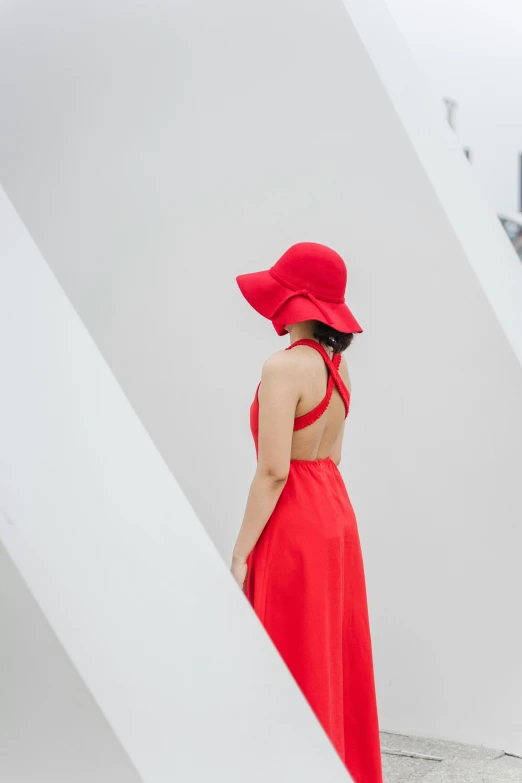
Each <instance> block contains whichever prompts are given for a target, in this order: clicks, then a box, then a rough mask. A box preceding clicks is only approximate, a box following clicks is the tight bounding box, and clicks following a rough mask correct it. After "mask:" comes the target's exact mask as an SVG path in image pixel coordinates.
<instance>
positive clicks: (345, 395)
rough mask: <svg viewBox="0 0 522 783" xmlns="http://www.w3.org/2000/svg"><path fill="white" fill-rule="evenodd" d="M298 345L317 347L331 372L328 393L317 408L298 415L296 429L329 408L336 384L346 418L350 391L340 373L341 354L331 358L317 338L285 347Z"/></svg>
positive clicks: (304, 425) (295, 422)
mask: <svg viewBox="0 0 522 783" xmlns="http://www.w3.org/2000/svg"><path fill="white" fill-rule="evenodd" d="M296 345H309V346H310V347H311V348H315V350H316V351H318V352H319V353H320V354H321V356H322V357H323V359H324V361H325V364H326V366H327V367H328V370H329V374H328V386H327V387H326V394H325V396H324V397H323V399H322V400H321V402H320V403H319V404H318V405H316V406H315V408H312V410H311V411H308V413H304V414H303V415H302V416H296V418H295V419H294V430H302V429H303V428H304V427H308V425H310V424H313V423H314V421H317V419H319V418H320V417H321V416H322V415H323V413H324V412H325V410H326V409H327V407H328V405H329V403H330V399H331V397H332V393H333V389H334V385H335V386H337V390H338V391H339V394H340V395H341V397H342V400H343V402H344V407H345V414H344V417H345V418H346V417H347V416H348V410H349V408H350V392H349V391H348V389H347V388H346V384H345V383H344V381H343V379H342V378H341V376H340V375H339V365H340V364H341V358H342V357H341V354H340V353H336V354H334V358H333V360H332V359H330V357H329V356H328V353H327V352H326V350H325V348H324V347H323V346H322V345H321V343H318V342H317V341H316V340H308V339H302V340H296V341H295V343H292V344H291V345H289V346H288V348H285V350H286V351H288V350H290V348H295V346H296Z"/></svg>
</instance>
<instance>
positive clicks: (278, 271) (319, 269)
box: [236, 242, 362, 335]
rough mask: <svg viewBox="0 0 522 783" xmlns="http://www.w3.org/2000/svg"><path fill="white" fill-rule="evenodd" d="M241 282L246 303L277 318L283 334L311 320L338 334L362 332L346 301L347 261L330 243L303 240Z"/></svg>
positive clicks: (240, 277)
mask: <svg viewBox="0 0 522 783" xmlns="http://www.w3.org/2000/svg"><path fill="white" fill-rule="evenodd" d="M236 280H237V284H238V285H239V288H240V289H241V293H242V294H243V296H244V297H245V299H246V300H247V302H248V303H249V304H251V305H252V307H253V308H254V310H257V312H258V313H260V315H263V316H264V317H265V318H268V319H269V320H270V321H272V324H273V326H274V329H275V330H276V332H277V333H278V334H280V335H283V334H287V330H286V329H285V328H284V326H285V324H295V323H299V322H300V321H308V320H312V319H313V320H317V321H322V322H323V323H325V324H328V326H331V327H333V328H334V329H337V331H339V332H345V333H352V332H362V328H361V327H360V326H359V324H358V323H357V321H356V320H355V318H354V316H353V315H352V313H351V311H350V310H349V309H348V307H347V305H346V304H345V301H344V295H345V291H346V280H347V271H346V264H345V263H344V261H343V259H342V258H341V256H340V255H339V254H338V253H336V252H335V250H332V248H330V247H327V246H326V245H320V244H318V243H317V242H298V243H297V244H296V245H292V247H290V248H288V250H287V251H286V252H285V253H283V255H282V256H281V258H280V259H279V260H278V261H276V263H275V264H274V265H273V266H272V267H270V269H266V270H263V271H262V272H250V273H248V274H244V275H238V276H237V277H236Z"/></svg>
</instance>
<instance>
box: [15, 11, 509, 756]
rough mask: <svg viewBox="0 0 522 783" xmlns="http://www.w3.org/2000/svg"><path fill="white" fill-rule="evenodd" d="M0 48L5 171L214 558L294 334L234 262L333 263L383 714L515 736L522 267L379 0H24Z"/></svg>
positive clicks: (351, 479)
mask: <svg viewBox="0 0 522 783" xmlns="http://www.w3.org/2000/svg"><path fill="white" fill-rule="evenodd" d="M347 9H348V12H347ZM0 36H1V38H0V41H1V46H0V91H1V96H2V105H3V107H4V115H5V118H4V121H3V123H2V124H1V126H0V179H2V178H3V181H4V183H5V186H6V189H7V190H8V192H9V195H10V197H11V198H12V200H13V202H14V203H15V205H16V206H17V208H18V210H19V212H20V214H21V215H22V217H23V219H24V221H25V223H26V224H27V226H28V228H29V229H30V230H31V233H32V235H33V236H34V238H35V240H36V242H37V244H38V246H39V247H40V248H41V250H42V252H43V254H44V256H45V258H46V259H47V261H48V263H49V264H50V265H51V267H52V269H53V270H54V272H55V273H56V275H57V277H58V278H59V280H60V282H61V283H62V285H63V286H64V288H65V290H66V291H67V293H68V295H69V296H70V298H71V300H72V302H73V304H74V305H75V306H76V308H77V310H78V312H79V313H80V315H81V317H82V318H83V320H84V322H85V323H86V325H87V326H88V329H89V331H90V333H91V334H92V336H93V337H94V339H95V341H96V342H97V344H98V345H99V346H100V349H101V350H102V351H103V354H104V356H105V357H106V359H107V361H108V362H109V364H110V366H111V368H112V370H113V371H114V373H115V374H116V376H117V377H118V379H119V381H120V383H121V384H122V387H123V388H124V389H125V392H126V394H127V395H128V397H129V399H130V400H131V401H132V404H133V406H134V408H135V409H136V411H137V412H138V413H139V415H140V417H141V419H142V420H143V422H144V424H145V425H146V427H147V430H148V432H149V433H150V434H151V437H152V438H153V440H154V442H155V443H156V444H157V445H158V447H159V448H160V450H161V452H162V454H163V455H164V456H165V458H166V460H167V461H168V464H169V465H170V467H171V468H172V470H173V472H174V474H175V476H176V478H177V479H178V480H179V482H180V484H181V486H182V487H183V489H184V490H185V492H186V494H187V496H188V497H189V499H190V500H191V502H192V504H193V506H194V508H195V510H196V512H197V513H198V516H199V518H200V519H201V520H202V521H203V524H204V525H205V527H206V529H207V530H208V531H209V533H210V535H211V537H212V539H213V541H214V542H215V543H216V546H217V547H218V548H219V551H220V552H221V553H222V555H223V557H224V558H225V559H226V560H228V559H229V556H230V552H231V549H232V545H233V541H234V539H235V536H236V534H237V530H238V527H239V523H240V519H241V514H242V512H243V509H244V500H245V498H246V492H247V489H248V484H249V481H250V480H251V478H252V473H253V469H254V452H253V445H252V442H251V439H250V434H249V432H248V406H249V404H250V402H251V399H252V396H253V393H254V390H255V387H256V384H257V381H258V379H259V371H260V367H261V363H262V361H263V360H264V358H265V357H266V355H267V353H269V352H270V351H271V350H272V349H276V348H277V347H282V346H283V345H286V343H285V342H283V341H281V340H279V339H278V338H276V336H275V333H274V332H273V330H272V327H271V326H270V324H267V323H265V322H263V321H262V320H261V319H260V318H259V317H258V316H257V315H256V314H255V313H253V312H252V311H251V310H250V309H249V308H248V306H246V305H245V303H244V301H242V299H241V297H240V295H239V294H238V291H237V286H236V284H235V279H234V278H235V275H236V274H237V273H239V272H242V271H249V270H253V269H260V268H263V267H265V266H268V265H269V264H271V263H272V262H273V260H274V259H275V258H277V256H278V255H279V254H280V252H281V251H282V250H284V249H285V248H286V246H287V245H289V244H290V243H291V242H294V241H299V240H302V239H310V240H315V241H320V242H326V243H327V244H331V245H333V246H334V247H335V248H336V249H338V250H339V251H340V252H341V253H342V254H343V255H344V256H345V257H346V259H347V261H348V266H349V287H348V298H349V301H350V304H351V305H352V306H353V309H354V312H355V313H356V314H357V316H358V318H360V320H361V323H362V325H363V327H364V328H365V332H364V334H363V335H361V336H360V338H358V339H357V340H356V341H355V342H354V345H353V347H350V350H349V354H348V357H349V361H350V365H351V371H352V380H353V390H354V393H353V405H352V411H351V415H350V419H349V423H348V427H347V436H346V449H345V455H344V457H343V462H342V463H341V464H342V469H343V472H344V475H345V478H346V481H347V485H348V489H349V492H350V494H351V497H352V499H353V501H354V506H355V509H356V512H357V515H358V519H359V524H360V529H361V536H362V542H363V549H364V555H365V563H366V573H367V578H368V590H369V599H370V617H371V622H372V630H373V638H374V650H375V661H376V674H377V690H378V699H379V706H380V713H381V723H382V726H383V728H387V729H391V730H395V731H399V732H412V733H418V734H424V735H428V736H430V735H431V736H439V737H445V738H448V739H455V740H461V741H464V742H466V741H467V742H474V743H484V744H486V745H488V746H492V747H505V748H506V749H508V750H512V751H514V752H519V753H520V752H522V747H521V746H520V738H521V737H522V724H521V720H522V718H521V715H520V710H519V708H518V704H519V703H520V702H521V701H522V691H521V687H522V684H521V683H522V679H521V677H520V660H519V659H520V655H519V650H520V648H521V646H522V629H521V627H520V624H517V623H515V622H513V617H515V616H517V614H518V612H519V607H518V596H519V595H520V593H521V590H522V584H521V579H522V575H521V570H520V567H519V560H520V558H519V552H520V550H521V548H522V532H521V527H520V524H519V520H520V519H521V518H522V495H521V493H520V491H519V484H520V475H522V450H521V449H520V443H521V441H522V406H521V405H520V399H522V369H521V365H520V360H519V359H520V319H519V316H520V308H519V301H520V286H521V283H520V279H521V270H520V267H519V265H518V262H517V260H516V258H515V256H514V254H513V251H512V248H511V247H510V244H509V241H508V240H507V238H506V237H505V235H504V233H503V231H502V229H501V227H500V226H499V225H498V223H497V221H496V219H495V216H494V215H493V213H492V211H491V209H489V208H488V206H487V204H486V203H485V202H484V200H483V199H482V198H481V196H480V193H479V192H478V190H477V188H476V187H475V183H474V180H473V170H472V168H471V167H469V165H468V164H467V162H466V161H465V159H464V156H463V155H462V152H461V151H460V150H459V149H458V146H457V142H456V140H455V139H454V138H453V137H452V135H451V133H450V132H449V130H448V129H447V128H446V127H445V125H444V110H443V107H442V106H440V105H439V103H438V102H436V101H435V100H432V98H431V97H430V95H429V92H428V90H427V86H426V85H425V84H424V83H423V82H422V80H420V79H419V77H418V74H417V73H416V69H415V63H414V62H412V60H411V57H410V56H409V54H408V52H407V49H406V48H405V45H404V42H403V41H402V39H401V38H400V37H399V36H398V34H397V31H396V30H395V28H394V27H393V25H391V23H390V20H389V15H388V12H387V9H386V7H385V5H384V4H383V3H382V2H381V1H380V0H350V2H348V0H347V4H346V5H345V4H343V3H342V2H341V0H321V2H319V0H277V2H276V0H266V2H264V3H257V4H253V3H245V2H244V0H223V1H222V2H220V3H215V2H211V0H199V2H191V3H187V2H184V0H169V1H168V2H166V1H165V2H163V0H158V1H157V2H150V1H149V0H138V1H137V2H135V3H133V4H132V9H129V4H128V3H124V2H122V1H121V0H109V1H108V2H107V0H104V1H103V2H102V0H93V2H90V3H85V4H79V3H78V4H77V3H75V4H71V3H68V2H66V0H45V2H39V0H38V1H37V0H24V1H23V2H19V3H16V4H11V6H10V7H9V10H8V11H7V10H6V9H3V11H2V25H1V26H0ZM13 73H16V79H13V78H12V74H13Z"/></svg>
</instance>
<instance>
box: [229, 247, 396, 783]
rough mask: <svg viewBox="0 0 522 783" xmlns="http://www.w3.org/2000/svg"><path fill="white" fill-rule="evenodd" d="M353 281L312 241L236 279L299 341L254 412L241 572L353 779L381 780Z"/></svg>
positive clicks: (268, 373)
mask: <svg viewBox="0 0 522 783" xmlns="http://www.w3.org/2000/svg"><path fill="white" fill-rule="evenodd" d="M346 279H347V273H346V266H345V263H344V261H343V259H342V258H341V257H340V256H339V255H338V254H337V253H336V252H335V251H334V250H332V249H331V248H329V247H326V246H325V245H319V244H316V243H312V242H302V243H299V244H297V245H293V246H292V247H291V248H289V250H287V251H286V253H284V255H283V256H282V257H281V258H280V259H279V261H277V263H276V264H274V266H272V267H271V268H270V269H268V270H265V271H262V272H252V273H249V274H243V275H239V276H238V277H237V282H238V284H239V287H240V289H241V292H242V293H243V295H244V296H245V298H246V299H247V301H248V302H249V303H250V304H251V305H252V306H253V307H254V308H255V309H256V310H257V311H258V312H259V313H260V314H261V315H263V316H265V317H266V318H268V319H270V320H271V321H272V323H273V325H274V328H275V329H276V331H277V332H278V334H280V335H283V334H287V333H288V334H289V335H290V345H289V346H288V347H287V348H285V349H284V350H282V351H277V352H276V353H274V354H273V355H271V356H270V357H269V358H268V359H267V360H266V361H265V363H264V365H263V368H262V371H261V381H260V383H259V385H258V387H257V389H256V393H255V396H254V401H253V403H252V406H251V409H250V426H251V430H252V436H253V439H254V444H255V449H256V455H257V470H256V473H255V476H254V479H253V481H252V485H251V487H250V492H249V495H248V501H247V505H246V510H245V515H244V519H243V523H242V525H241V529H240V531H239V534H238V537H237V541H236V544H235V547H234V553H233V559H232V566H231V571H232V573H233V575H234V577H235V579H236V580H237V582H238V584H239V585H240V587H241V588H242V589H243V590H244V591H245V594H246V596H247V598H248V600H249V601H250V603H251V604H252V606H253V608H254V610H255V612H256V613H257V615H258V617H259V619H260V620H261V622H262V624H263V626H264V627H265V629H266V631H267V632H268V634H269V636H270V637H271V639H272V641H273V643H274V644H275V646H276V647H277V649H278V651H279V653H280V654H281V656H282V657H283V659H284V661H285V662H286V664H287V666H288V668H289V669H290V671H291V673H292V675H293V677H294V678H295V680H296V681H297V684H298V685H299V686H300V688H301V690H302V691H303V693H304V695H305V697H306V699H307V700H308V703H309V704H310V706H311V707H312V709H313V711H314V712H315V715H316V716H317V718H318V720H319V722H320V723H321V725H322V726H323V728H324V730H325V731H326V733H327V735H328V736H329V738H330V740H331V742H332V744H333V746H334V747H335V749H336V750H337V752H338V754H339V755H340V757H341V759H342V760H343V761H344V763H345V765H346V768H347V769H348V771H349V773H350V774H351V776H352V778H353V780H354V781H355V783H382V771H381V756H380V744H379V727H378V717H377V704H376V697H375V683H374V673H373V660H372V645H371V636H370V626H369V620H368V606H367V599H366V586H365V577H364V567H363V560H362V556H361V547H360V543H359V534H358V530H357V521H356V518H355V515H354V511H353V508H352V505H351V503H350V499H349V497H348V493H347V491H346V487H345V484H344V481H343V478H342V476H341V473H340V472H339V469H338V465H339V462H340V459H341V448H342V440H343V432H344V423H345V419H346V416H347V415H348V409H349V405H350V391H351V384H350V378H349V375H348V368H347V364H346V360H345V359H344V358H343V356H342V354H343V351H344V350H345V349H346V348H347V347H348V345H349V344H350V342H351V340H352V338H353V335H354V333H355V332H362V329H361V327H360V326H359V324H358V323H357V321H356V320H355V318H354V316H353V315H352V313H351V312H350V310H349V309H348V307H347V306H346V304H345V301H344V297H345V289H346ZM290 349H291V350H290Z"/></svg>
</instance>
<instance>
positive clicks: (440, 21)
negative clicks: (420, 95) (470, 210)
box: [387, 0, 522, 212]
mask: <svg viewBox="0 0 522 783" xmlns="http://www.w3.org/2000/svg"><path fill="white" fill-rule="evenodd" d="M387 5H388V6H389V8H390V10H391V12H392V14H393V16H394V18H395V20H396V21H397V24H398V25H399V28H400V29H401V31H402V33H403V35H404V38H405V40H406V42H407V44H408V45H409V47H410V48H411V50H412V52H413V54H414V55H415V57H416V59H417V61H418V62H419V64H420V66H421V67H422V69H423V71H424V74H425V77H426V79H427V80H429V81H430V82H431V84H432V86H433V88H434V90H436V92H437V94H438V95H439V97H440V100H441V112H445V109H444V108H443V103H442V98H443V96H448V97H450V98H452V99H454V100H456V101H457V103H458V104H459V107H458V109H457V112H456V133H457V137H458V139H459V140H460V142H461V143H462V146H463V147H469V148H470V149H471V154H472V161H473V167H474V169H475V170H476V172H477V177H478V180H479V182H480V185H481V188H482V189H483V192H484V194H485V195H486V196H487V198H488V199H489V201H490V203H491V205H492V207H493V208H494V209H496V210H503V211H507V212H518V211H520V210H521V209H522V206H521V204H520V198H521V196H520V163H519V155H520V153H522V101H521V100H520V74H521V72H522V46H521V44H522V5H521V4H520V2H519V0H495V1H494V2H493V0H477V1H476V2H473V3H470V2H469V0H437V1H436V0H425V1H424V2H420V3H419V2H416V0H387Z"/></svg>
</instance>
